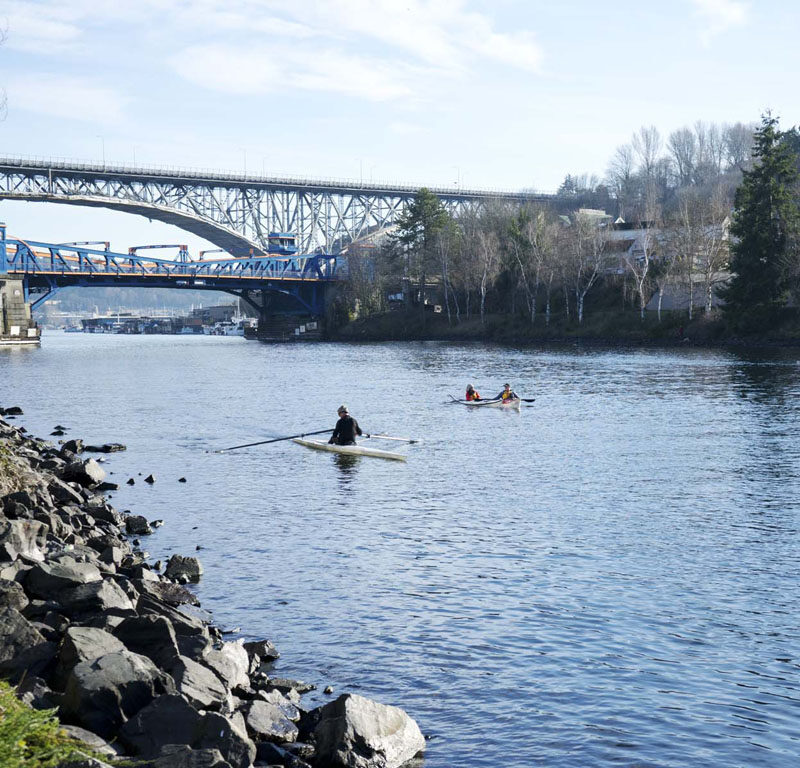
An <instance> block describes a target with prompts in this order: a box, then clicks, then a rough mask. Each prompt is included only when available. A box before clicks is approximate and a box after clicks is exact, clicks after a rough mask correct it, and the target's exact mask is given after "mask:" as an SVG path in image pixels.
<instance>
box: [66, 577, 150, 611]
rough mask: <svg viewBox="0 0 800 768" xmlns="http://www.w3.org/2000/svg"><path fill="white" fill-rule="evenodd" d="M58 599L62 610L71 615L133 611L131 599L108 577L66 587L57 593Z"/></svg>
mask: <svg viewBox="0 0 800 768" xmlns="http://www.w3.org/2000/svg"><path fill="white" fill-rule="evenodd" d="M58 601H59V603H60V604H61V606H62V607H63V609H64V611H65V612H66V613H67V614H69V615H72V616H74V615H76V614H83V613H90V614H113V615H115V616H124V615H126V614H132V613H135V609H134V605H133V602H131V599H130V598H129V597H128V595H126V594H125V592H124V590H123V589H122V588H121V587H119V586H118V585H117V584H116V583H115V582H113V581H111V580H110V579H104V580H103V581H93V582H90V583H88V584H80V585H79V586H77V587H73V588H72V589H66V590H64V591H63V592H61V593H59V595H58Z"/></svg>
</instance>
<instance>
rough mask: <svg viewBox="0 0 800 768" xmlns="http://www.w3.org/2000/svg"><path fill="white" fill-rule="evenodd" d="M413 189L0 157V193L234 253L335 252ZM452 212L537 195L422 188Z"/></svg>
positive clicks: (399, 206) (390, 214)
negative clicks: (133, 222) (166, 230)
mask: <svg viewBox="0 0 800 768" xmlns="http://www.w3.org/2000/svg"><path fill="white" fill-rule="evenodd" d="M418 191H419V188H418V187H414V186H403V185H386V184H372V183H369V184H366V183H356V182H335V181H311V180H307V179H306V180H304V179H293V178H278V177H268V176H263V177H260V176H247V175H239V174H231V173H222V172H218V171H203V170H182V169H173V168H157V167H141V166H124V165H111V164H105V163H103V164H84V163H76V162H70V161H64V160H45V159H34V160H31V159H24V158H15V157H5V158H0V199H6V200H30V201H38V202H50V203H62V204H67V205H81V206H95V207H104V208H110V209H113V210H119V211H124V212H127V213H133V214H138V215H140V216H146V217H147V218H149V219H156V220H158V221H163V222H166V223H168V224H173V225H175V226H177V227H180V228H181V229H184V230H186V231H188V232H191V233H193V234H195V235H197V236H199V237H202V238H204V239H206V240H208V241H209V242H211V243H214V244H215V245H216V246H218V247H219V248H222V249H223V250H225V251H226V252H228V253H230V254H232V255H234V256H245V257H246V256H252V255H265V254H266V253H267V252H268V236H269V233H270V232H290V233H292V234H294V235H295V237H296V239H297V245H298V249H299V251H300V253H312V252H324V253H337V252H339V251H341V250H342V249H343V248H344V247H346V246H347V245H348V244H349V243H351V242H355V241H357V240H359V239H362V238H364V237H366V236H368V235H370V234H373V233H375V232H378V231H381V230H384V229H386V228H388V227H391V226H392V225H393V224H394V222H395V221H396V219H397V216H398V214H399V213H400V212H401V211H402V210H403V208H404V207H405V205H406V204H407V203H408V202H409V201H410V200H411V199H412V198H413V197H414V195H416V193H417V192H418ZM431 191H432V192H434V193H435V194H436V195H437V196H438V197H439V198H440V199H441V200H442V202H443V204H444V206H445V207H446V208H447V209H448V210H449V211H450V212H451V213H453V214H458V213H461V212H462V211H465V210H468V209H478V208H480V207H482V206H483V205H485V204H486V203H487V202H488V201H490V200H493V199H499V200H505V201H509V202H516V203H519V204H522V203H525V202H529V201H545V200H549V199H550V198H551V196H550V195H545V194H529V193H523V192H490V191H486V190H468V189H457V190H453V189H445V188H431Z"/></svg>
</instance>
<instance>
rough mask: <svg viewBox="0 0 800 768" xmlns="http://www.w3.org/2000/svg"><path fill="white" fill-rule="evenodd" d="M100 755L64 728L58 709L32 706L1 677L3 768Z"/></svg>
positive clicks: (48, 766)
mask: <svg viewBox="0 0 800 768" xmlns="http://www.w3.org/2000/svg"><path fill="white" fill-rule="evenodd" d="M87 757H95V758H97V759H104V758H103V757H102V756H100V755H96V754H95V753H93V752H92V750H90V749H89V748H88V747H87V746H86V745H85V744H82V743H81V742H79V741H75V740H74V739H71V738H69V737H68V736H67V735H66V733H65V732H64V731H63V730H61V727H60V725H59V722H58V720H57V719H56V717H55V710H37V709H32V708H31V707H29V706H28V705H27V704H23V703H22V702H21V701H20V700H19V699H17V697H16V696H15V695H14V689H13V688H12V687H11V686H10V685H8V683H5V682H3V681H0V768H56V766H58V765H61V764H62V763H64V762H68V761H69V760H79V759H86V758H87Z"/></svg>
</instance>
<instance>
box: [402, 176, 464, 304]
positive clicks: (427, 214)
mask: <svg viewBox="0 0 800 768" xmlns="http://www.w3.org/2000/svg"><path fill="white" fill-rule="evenodd" d="M450 222H451V218H450V214H449V213H448V212H447V210H446V209H445V207H444V206H443V205H442V202H441V200H439V198H438V197H437V196H436V195H435V194H434V193H433V192H431V191H430V190H429V189H426V188H425V187H423V188H422V189H420V191H419V192H417V194H416V196H415V197H414V199H413V200H412V201H411V202H410V203H409V204H408V205H407V206H406V209H405V210H404V211H403V213H401V214H400V216H399V217H398V219H397V232H396V233H395V234H394V235H393V237H392V240H393V244H394V246H395V247H396V249H397V251H399V254H400V255H401V256H404V257H405V260H406V264H405V268H406V269H405V271H406V277H408V278H409V279H416V280H418V281H419V286H420V288H419V290H420V304H421V305H423V306H422V309H423V311H424V303H425V281H426V277H427V275H428V274H429V273H430V272H431V270H435V269H436V267H437V265H438V251H437V245H438V241H439V238H440V237H442V236H443V235H444V233H445V232H446V231H447V230H448V227H449V224H450Z"/></svg>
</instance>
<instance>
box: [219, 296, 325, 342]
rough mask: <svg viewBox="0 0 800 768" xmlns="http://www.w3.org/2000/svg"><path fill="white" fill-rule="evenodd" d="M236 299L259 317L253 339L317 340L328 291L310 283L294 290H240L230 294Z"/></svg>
mask: <svg viewBox="0 0 800 768" xmlns="http://www.w3.org/2000/svg"><path fill="white" fill-rule="evenodd" d="M229 293H232V294H233V295H235V296H238V297H239V298H240V299H241V300H242V301H243V302H245V303H246V304H247V305H248V306H249V307H250V308H251V309H253V310H254V311H255V313H256V315H257V317H258V327H257V330H256V332H255V334H254V335H253V336H250V337H249V338H256V339H258V340H259V341H318V340H320V339H321V338H322V336H323V332H324V327H325V320H324V315H325V307H326V298H327V293H328V291H327V290H326V289H325V287H323V286H319V285H315V284H309V285H306V286H303V287H300V288H297V289H295V290H293V291H291V292H290V291H287V290H281V291H278V290H275V289H274V288H270V289H266V290H243V291H229Z"/></svg>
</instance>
